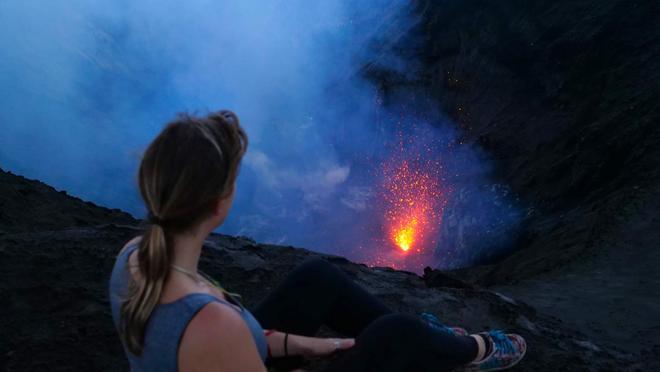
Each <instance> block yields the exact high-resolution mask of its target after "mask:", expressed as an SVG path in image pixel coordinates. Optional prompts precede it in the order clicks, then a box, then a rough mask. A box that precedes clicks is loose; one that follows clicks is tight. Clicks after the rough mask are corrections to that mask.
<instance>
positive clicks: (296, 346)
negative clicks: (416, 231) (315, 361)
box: [289, 335, 355, 357]
mask: <svg viewBox="0 0 660 372" xmlns="http://www.w3.org/2000/svg"><path fill="white" fill-rule="evenodd" d="M289 342H290V343H291V345H290V347H291V349H292V350H295V353H296V354H298V355H302V356H305V357H322V356H327V355H330V354H333V353H335V352H337V351H339V350H345V349H349V348H351V347H353V345H355V339H352V338H319V337H306V336H298V335H289Z"/></svg>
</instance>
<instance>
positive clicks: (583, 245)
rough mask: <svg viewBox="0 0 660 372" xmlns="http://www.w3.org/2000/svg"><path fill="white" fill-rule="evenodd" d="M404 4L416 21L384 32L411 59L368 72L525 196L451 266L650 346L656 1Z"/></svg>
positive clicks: (657, 323)
mask: <svg viewBox="0 0 660 372" xmlns="http://www.w3.org/2000/svg"><path fill="white" fill-rule="evenodd" d="M416 4H417V12H418V14H420V15H421V22H420V23H419V25H418V27H416V28H415V29H414V30H412V31H411V32H410V33H409V34H408V35H406V36H403V37H400V38H398V39H397V40H396V43H394V44H393V45H391V46H390V47H391V48H393V49H394V50H396V51H397V52H398V53H399V54H400V55H401V56H402V57H403V58H404V59H405V60H407V61H408V62H409V65H410V66H412V67H414V68H413V69H410V70H406V71H405V74H403V73H401V72H400V71H392V70H390V69H388V68H386V67H385V66H379V64H378V62H377V61H376V62H374V63H373V64H372V65H370V66H368V68H367V72H368V73H369V74H370V76H371V77H372V79H373V80H374V81H375V82H377V83H378V84H380V86H381V89H382V90H383V92H385V93H386V94H387V95H388V96H390V97H401V96H402V95H412V96H414V97H416V99H417V100H422V101H428V102H430V105H432V106H433V107H437V108H439V110H440V111H441V112H443V113H445V114H446V115H447V116H448V117H449V118H450V119H452V121H453V122H455V123H457V125H458V126H459V127H460V128H461V129H462V131H463V133H464V138H463V139H462V140H463V141H465V142H466V143H472V144H477V145H478V146H479V147H481V148H483V149H485V150H486V151H487V153H488V154H489V155H490V157H491V158H492V160H493V162H494V165H495V170H494V171H493V177H494V179H495V180H496V181H497V182H501V183H502V184H505V185H509V186H510V187H511V190H512V191H513V192H514V193H515V195H517V196H519V197H520V198H521V199H522V200H523V202H524V204H525V205H526V208H527V210H526V218H525V219H524V221H523V227H524V231H522V233H521V236H520V239H519V241H518V242H517V244H516V247H515V248H516V249H515V250H514V251H513V253H512V254H510V255H509V256H508V257H504V258H501V259H499V260H497V261H495V262H487V263H486V264H485V265H483V266H481V267H476V268H475V267H473V268H469V269H466V270H458V271H457V272H456V273H455V274H456V275H459V276H461V277H462V278H464V279H466V280H468V281H471V282H474V283H479V284H481V285H486V286H489V287H492V288H494V289H497V290H500V291H502V292H503V293H506V294H510V295H512V296H514V297H517V298H520V299H522V300H524V301H526V302H528V303H530V304H532V305H534V306H535V307H537V308H539V309H541V310H543V311H544V312H546V313H549V314H553V315H555V316H557V317H561V318H562V319H563V320H564V321H565V322H567V323H569V324H571V326H574V327H578V328H581V329H584V330H585V331H587V332H588V333H589V334H590V336H592V337H597V338H599V339H602V340H603V341H604V342H609V343H611V344H614V345H618V346H620V347H623V348H626V349H628V350H630V351H635V352H640V351H641V352H646V353H648V354H649V355H655V354H658V349H660V346H659V345H660V301H658V300H657V297H658V296H657V295H656V293H658V289H659V288H660V270H658V269H657V267H658V266H660V253H659V251H658V249H657V246H658V243H660V233H659V231H660V221H659V220H658V218H657V210H658V209H657V208H658V206H659V205H658V202H659V201H658V192H659V191H660V172H659V168H658V164H660V127H658V124H659V123H660V100H658V97H659V96H660V28H659V27H657V24H658V23H659V22H660V3H659V2H657V1H653V0H644V1H626V0H609V1H595V0H586V1H567V0H560V1H552V2H548V1H540V0H531V1H515V0H510V1H483V0H466V1H451V0H446V1H444V0H441V1H429V0H418V1H416ZM419 39H421V40H423V42H421V43H419V42H413V41H415V40H419ZM448 213H450V214H451V213H460V211H451V210H450V211H449V212H448ZM454 219H456V220H459V221H460V220H461V218H460V216H458V218H454ZM463 220H468V221H469V220H470V219H463ZM472 220H474V219H472ZM457 228H460V229H462V230H465V231H467V233H466V234H468V235H471V234H478V233H479V229H480V228H481V227H480V226H470V225H465V226H459V227H457ZM470 243H475V244H476V242H474V241H472V242H470ZM443 248H444V247H439V249H438V253H439V254H442V249H443ZM462 248H464V249H466V250H469V249H472V248H473V247H471V246H465V247H462ZM585 310H586V311H585ZM653 350H655V351H653ZM657 358H658V357H656V360H657Z"/></svg>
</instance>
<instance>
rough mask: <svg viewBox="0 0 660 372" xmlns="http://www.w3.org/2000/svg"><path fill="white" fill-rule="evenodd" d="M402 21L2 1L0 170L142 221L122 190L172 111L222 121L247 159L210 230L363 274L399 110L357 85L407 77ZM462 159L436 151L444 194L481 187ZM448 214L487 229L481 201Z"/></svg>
mask: <svg viewBox="0 0 660 372" xmlns="http://www.w3.org/2000/svg"><path fill="white" fill-rule="evenodd" d="M416 22H417V19H416V18H415V16H414V15H413V14H412V9H411V6H410V4H409V3H408V2H407V1H399V0H395V1H392V0H363V1H349V0H333V1H320V2H309V1H302V0H288V1H256V0H254V1H245V0H242V1H239V0H235V1H223V2H217V1H210V0H201V1H193V2H183V1H171V0H158V1H155V0H151V1H140V2H134V1H113V2H103V1H68V2H66V3H64V2H41V1H29V0H27V1H20V2H19V1H5V2H1V3H0V51H1V52H0V53H1V54H2V56H1V58H0V92H1V93H2V98H1V99H0V123H2V135H0V166H2V167H3V168H6V169H9V170H11V171H14V172H16V173H19V174H23V175H26V176H28V177H32V178H37V179H40V180H43V181H44V182H47V183H49V184H51V185H53V186H55V187H57V188H59V189H66V190H67V191H69V192H70V193H72V194H75V195H78V196H80V197H82V198H84V199H88V200H92V201H94V202H96V203H98V204H101V205H105V206H108V207H114V208H121V209H124V210H126V211H129V212H130V213H132V214H133V215H135V216H136V217H142V216H144V215H145V211H144V209H143V206H142V202H141V201H140V199H139V195H138V194H137V189H136V186H135V183H136V182H135V178H136V173H137V166H138V164H139V159H140V154H141V153H142V151H143V150H144V148H145V147H146V145H147V144H148V143H149V141H150V140H151V139H152V138H153V137H154V136H155V135H156V134H157V133H158V131H159V130H160V129H161V128H162V126H163V124H164V123H165V122H167V121H168V120H170V119H172V118H173V117H174V116H175V114H176V113H178V112H182V111H188V112H198V113H204V112H206V111H207V110H216V109H220V108H230V109H232V110H234V111H235V112H236V113H237V114H238V115H239V117H240V118H241V121H242V123H243V125H244V126H245V128H246V130H247V132H248V134H249V136H250V149H249V151H248V154H247V155H246V159H245V161H244V163H243V167H242V170H241V175H240V177H239V181H238V193H237V196H236V199H235V209H234V210H233V211H232V213H231V215H230V216H229V218H228V220H227V222H226V224H225V225H224V226H223V227H222V228H221V229H220V232H223V233H228V234H242V235H248V236H250V237H252V238H254V239H257V240H260V241H266V242H273V243H279V244H291V245H297V246H304V247H308V248H312V249H315V250H318V251H323V252H329V253H336V254H344V255H346V256H348V257H349V258H358V259H365V260H367V261H368V260H369V254H363V253H358V252H360V249H359V246H363V247H364V244H363V243H364V242H366V241H368V240H369V238H370V235H371V234H374V231H376V232H377V231H378V229H377V228H375V227H374V225H377V224H378V223H379V218H378V216H374V212H373V211H374V208H373V207H374V206H376V205H378V204H379V202H380V201H379V200H378V199H377V198H376V193H375V188H376V187H377V185H378V184H379V175H378V174H377V171H376V169H378V165H379V163H380V162H382V161H387V159H388V158H389V156H390V153H389V152H390V150H389V147H388V143H390V142H391V141H392V140H393V139H394V138H395V134H396V131H397V130H399V129H400V128H397V123H399V122H401V120H402V119H401V118H402V117H403V118H404V119H403V120H404V121H405V120H407V119H406V117H407V116H408V111H410V110H411V109H410V107H409V106H405V105H401V106H396V105H392V107H384V106H383V104H382V99H381V97H380V95H379V92H378V91H377V90H376V88H375V86H374V85H373V84H372V83H371V82H369V81H367V80H366V79H365V78H364V77H363V74H362V72H363V68H364V66H365V65H366V64H367V63H373V64H378V65H379V66H381V67H387V68H389V69H391V70H395V71H398V72H400V73H409V72H410V71H412V69H414V66H410V65H409V64H408V63H404V62H403V61H402V59H400V58H398V57H397V55H396V54H395V53H392V52H391V50H390V49H389V48H388V45H392V44H394V43H397V42H400V41H401V38H402V37H403V36H402V35H407V34H409V31H410V30H411V29H412V28H414V27H415V26H416ZM410 42H413V41H410ZM423 110H424V112H425V114H424V116H425V123H426V124H427V125H429V126H434V127H435V129H434V133H436V135H437V139H436V140H437V141H440V142H442V143H445V142H446V143H453V141H455V139H456V134H455V131H454V130H453V129H451V125H450V123H448V122H446V121H445V120H443V119H442V118H441V116H440V115H439V114H437V113H433V112H432V110H428V108H423ZM416 114H418V113H416ZM438 123H441V124H438ZM461 151H463V152H466V153H467V154H469V155H460V156H458V157H456V155H455V154H456V153H460V151H445V149H444V148H440V149H439V150H438V154H440V155H441V156H443V157H451V159H449V160H448V163H452V162H455V163H457V164H458V163H460V162H463V163H462V165H461V167H458V166H457V170H456V174H460V177H453V176H452V177H453V178H452V177H450V178H451V179H450V178H448V182H450V181H451V182H454V184H455V185H454V186H456V185H458V186H461V185H462V186H461V187H467V186H465V185H472V186H470V187H476V188H478V185H483V184H484V183H488V171H487V169H488V168H487V160H484V159H482V158H481V157H479V156H473V155H470V154H473V153H472V151H473V150H472V149H465V150H461ZM470 156H472V158H470ZM468 158H469V159H468ZM452 159H453V160H452ZM458 168H460V169H458ZM468 169H469V170H470V171H469V172H466V170H468ZM475 169H476V171H475ZM470 172H472V173H470ZM459 178H460V179H459ZM452 180H453V181H452ZM461 195H473V197H471V198H477V197H478V198H482V199H484V200H488V199H489V196H483V195H482V194H478V193H476V192H472V193H468V192H464V193H463V194H461ZM470 200H472V199H470ZM486 204H487V203H486ZM455 205H456V206H457V207H456V208H464V209H465V210H466V211H467V210H468V209H469V208H472V209H471V212H469V213H472V214H474V213H480V215H481V216H482V219H485V220H486V223H488V221H494V220H496V219H497V218H499V216H498V212H497V211H496V210H494V209H493V210H491V209H492V208H491V209H489V208H490V207H484V205H485V204H484V203H482V202H471V203H467V202H462V204H461V203H458V204H455ZM461 206H462V207H461ZM376 209H377V208H376ZM482 212H483V213H482ZM456 213H458V212H454V214H456ZM460 214H461V215H463V214H465V213H464V212H461V213H460ZM457 218H458V217H457ZM457 218H454V219H453V220H456V219H457ZM459 219H460V218H459ZM450 220H452V219H450ZM482 222H483V221H482ZM506 224H507V226H509V225H511V226H513V225H515V221H514V220H511V221H507V222H506ZM444 231H445V232H446V234H455V233H454V232H452V231H454V230H452V228H445V229H444ZM450 240H451V239H450ZM451 241H455V239H454V240H451ZM447 244H449V243H447ZM368 249H370V250H374V249H391V248H385V247H382V248H381V247H373V246H370V247H368ZM443 249H444V248H443V247H439V248H438V256H439V257H442V256H443V253H442V252H443ZM452 249H454V250H456V249H470V247H466V246H462V247H461V248H452ZM483 249H487V248H483ZM475 252H476V251H475ZM459 254H460V253H459ZM443 262H444V261H443V260H442V259H438V260H437V262H429V266H434V265H445V264H443ZM457 262H460V264H458V266H460V265H464V264H468V262H467V261H465V260H463V261H461V260H458V261H457ZM445 266H452V265H445ZM453 266H456V265H453Z"/></svg>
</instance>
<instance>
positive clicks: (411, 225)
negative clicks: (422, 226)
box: [393, 218, 417, 252]
mask: <svg viewBox="0 0 660 372" xmlns="http://www.w3.org/2000/svg"><path fill="white" fill-rule="evenodd" d="M416 227H417V219H416V218H413V219H412V220H411V221H410V222H408V224H407V225H406V226H403V227H401V228H399V229H398V230H397V231H395V232H394V237H393V240H394V242H395V243H396V245H397V246H398V247H399V248H401V250H402V251H404V252H407V251H408V250H409V249H410V247H411V246H412V245H413V243H415V235H416V233H417V231H416Z"/></svg>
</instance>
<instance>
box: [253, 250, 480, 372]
mask: <svg viewBox="0 0 660 372" xmlns="http://www.w3.org/2000/svg"><path fill="white" fill-rule="evenodd" d="M254 315H255V317H256V318H257V320H259V322H260V323H261V326H262V327H264V328H265V329H276V330H279V331H282V332H289V333H292V334H299V335H305V336H314V335H315V334H316V332H317V331H318V330H319V328H320V327H321V326H322V325H326V326H327V327H329V328H331V329H332V330H334V331H336V332H338V333H340V334H342V335H344V336H348V337H355V338H356V343H355V346H354V347H352V348H351V349H349V350H347V351H344V352H342V355H341V356H340V357H338V358H335V359H333V360H332V361H331V362H330V364H329V366H328V367H327V369H325V371H328V372H330V371H346V372H351V371H383V372H387V371H450V370H452V369H454V368H456V367H458V366H460V365H463V364H466V363H469V362H470V361H472V360H473V359H474V358H475V357H476V355H477V343H476V341H475V340H474V339H473V338H472V337H463V336H453V335H449V334H446V333H443V332H438V331H435V330H433V329H431V328H430V327H429V326H428V325H427V324H426V323H425V322H423V321H422V320H421V319H420V318H419V317H417V316H413V315H405V314H396V313H393V312H392V311H391V310H390V309H388V308H387V307H386V306H385V305H384V304H383V303H382V302H380V301H379V300H378V299H377V298H376V297H375V296H373V295H372V294H370V293H369V292H367V291H366V290H364V289H363V288H362V287H360V286H358V285H357V284H355V283H354V282H353V281H352V280H351V279H350V278H349V277H348V276H347V275H346V274H345V273H344V272H343V271H341V269H339V268H338V267H336V266H335V265H333V264H332V263H330V262H328V261H325V260H323V259H320V258H314V259H310V260H307V261H306V262H304V263H303V264H302V265H300V266H298V267H297V268H296V269H295V270H294V271H292V272H291V273H290V274H289V275H288V276H287V277H286V278H285V279H284V281H283V282H282V283H281V284H280V285H279V286H278V287H277V288H276V289H275V290H274V291H273V292H272V293H271V294H270V295H269V296H268V297H267V298H266V299H265V300H264V301H263V302H262V303H261V304H260V305H259V306H258V307H257V309H256V310H255V311H254ZM276 359H280V360H279V364H278V360H275V361H271V362H270V363H271V364H273V365H275V366H276V367H278V368H283V369H287V368H293V367H295V366H296V365H299V363H300V360H299V359H298V360H296V359H295V358H293V359H292V358H289V359H288V360H282V359H283V358H276ZM273 362H274V363H273Z"/></svg>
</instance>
